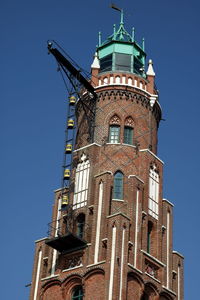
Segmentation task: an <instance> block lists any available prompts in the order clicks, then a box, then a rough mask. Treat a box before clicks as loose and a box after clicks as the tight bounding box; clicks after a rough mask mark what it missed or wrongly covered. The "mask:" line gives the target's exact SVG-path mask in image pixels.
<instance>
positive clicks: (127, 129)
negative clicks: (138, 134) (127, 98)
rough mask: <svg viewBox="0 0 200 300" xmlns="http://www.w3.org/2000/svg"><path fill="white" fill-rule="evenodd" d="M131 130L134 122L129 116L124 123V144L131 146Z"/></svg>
mask: <svg viewBox="0 0 200 300" xmlns="http://www.w3.org/2000/svg"><path fill="white" fill-rule="evenodd" d="M133 128H134V121H133V118H132V117H131V116H129V117H127V118H126V119H125V121H124V144H129V145H133Z"/></svg>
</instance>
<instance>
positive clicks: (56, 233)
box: [45, 215, 87, 253]
mask: <svg viewBox="0 0 200 300" xmlns="http://www.w3.org/2000/svg"><path fill="white" fill-rule="evenodd" d="M75 221H76V220H73V219H72V218H70V217H69V216H68V215H65V216H63V217H62V218H60V219H59V220H55V221H53V222H51V223H49V224H48V227H49V230H48V236H49V237H48V239H47V240H46V242H45V243H46V244H47V245H48V246H50V247H52V248H53V249H55V250H57V251H59V252H60V253H70V252H74V251H78V250H81V249H84V248H86V247H87V242H86V241H85V240H84V227H85V226H84V225H85V224H84V222H83V221H84V220H83V221H82V220H81V222H75Z"/></svg>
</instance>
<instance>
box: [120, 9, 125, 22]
mask: <svg viewBox="0 0 200 300" xmlns="http://www.w3.org/2000/svg"><path fill="white" fill-rule="evenodd" d="M120 24H121V25H123V24H124V11H123V9H121V21H120Z"/></svg>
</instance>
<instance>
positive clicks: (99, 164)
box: [30, 12, 183, 300]
mask: <svg viewBox="0 0 200 300" xmlns="http://www.w3.org/2000/svg"><path fill="white" fill-rule="evenodd" d="M141 44H142V45H139V44H138V43H137V42H136V40H135V32H134V29H133V30H132V32H131V34H129V33H128V32H127V31H126V30H125V27H124V20H123V12H121V20H120V24H119V26H118V27H116V26H115V25H114V27H113V33H112V34H111V35H110V36H109V37H108V38H107V39H106V40H104V41H103V40H102V37H101V33H99V43H98V47H97V49H96V53H95V56H94V60H93V63H92V66H91V78H90V80H89V81H87V83H86V82H85V81H86V79H84V78H82V77H81V75H80V74H79V76H78V79H79V80H80V81H81V82H82V83H83V85H84V86H83V87H82V88H80V90H79V92H78V96H76V97H75V94H74V95H73V96H72V95H70V97H69V109H68V119H67V124H66V148H65V154H66V158H65V164H64V170H63V186H62V187H61V188H59V189H58V190H56V191H55V203H54V207H53V214H52V221H51V223H50V227H49V235H48V237H45V238H43V239H40V240H37V241H36V242H35V244H36V247H35V259H34V266H33V276H32V286H31V292H30V300H39V299H42V300H53V299H57V300H83V299H85V300H105V299H106V300H131V299H135V300H158V299H162V300H167V299H168V300H172V299H176V300H183V256H182V255H181V254H180V253H178V252H177V251H174V250H173V243H172V223H173V204H172V203H171V202H170V201H169V200H167V199H165V198H163V193H162V186H163V161H162V160H161V159H160V158H159V157H158V156H157V131H158V127H159V122H160V120H161V115H162V111H161V106H160V104H159V94H158V91H157V89H156V87H155V72H154V69H153V63H152V60H149V62H148V66H147V70H146V68H145V61H146V53H145V43H144V40H142V43H141ZM49 51H50V53H51V54H53V55H54V56H55V57H56V59H57V60H58V61H59V63H60V64H61V65H62V66H63V65H64V66H66V65H67V63H66V61H65V59H64V58H63V56H61V55H60V54H59V53H58V51H57V49H55V48H52V45H49ZM68 70H69V71H70V73H72V74H73V75H74V74H75V70H74V69H73V68H72V67H71V66H69V64H68ZM76 78H77V76H76ZM84 80H85V81H84ZM74 127H76V130H75V131H74ZM74 132H75V133H74Z"/></svg>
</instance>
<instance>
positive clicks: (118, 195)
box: [113, 171, 124, 200]
mask: <svg viewBox="0 0 200 300" xmlns="http://www.w3.org/2000/svg"><path fill="white" fill-rule="evenodd" d="M123 185H124V174H123V173H122V172H121V171H117V172H116V173H115V174H114V185H113V199H120V200H123Z"/></svg>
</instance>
